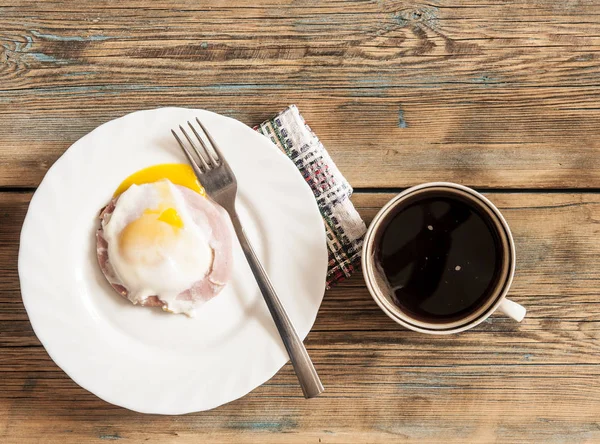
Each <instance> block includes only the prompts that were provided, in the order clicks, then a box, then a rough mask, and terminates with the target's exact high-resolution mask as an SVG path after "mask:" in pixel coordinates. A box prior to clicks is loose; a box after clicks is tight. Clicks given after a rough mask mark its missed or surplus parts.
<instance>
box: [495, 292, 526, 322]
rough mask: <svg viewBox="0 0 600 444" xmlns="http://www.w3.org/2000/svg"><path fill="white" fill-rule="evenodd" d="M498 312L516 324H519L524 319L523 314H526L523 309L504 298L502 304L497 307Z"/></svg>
mask: <svg viewBox="0 0 600 444" xmlns="http://www.w3.org/2000/svg"><path fill="white" fill-rule="evenodd" d="M498 310H500V311H501V312H502V313H504V314H505V315H506V316H508V317H509V318H512V319H514V320H515V321H517V322H521V321H522V320H523V318H524V317H525V313H526V312H527V310H526V309H525V307H523V306H522V305H519V304H517V303H516V302H513V301H511V300H510V299H506V298H504V299H503V300H502V302H501V303H500V305H499V306H498Z"/></svg>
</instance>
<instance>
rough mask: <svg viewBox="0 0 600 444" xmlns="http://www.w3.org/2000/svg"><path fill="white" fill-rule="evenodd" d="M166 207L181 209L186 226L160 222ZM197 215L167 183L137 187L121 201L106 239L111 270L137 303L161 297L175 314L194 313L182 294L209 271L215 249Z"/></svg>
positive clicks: (180, 217)
mask: <svg viewBox="0 0 600 444" xmlns="http://www.w3.org/2000/svg"><path fill="white" fill-rule="evenodd" d="M166 209H174V210H175V211H176V213H177V215H178V216H179V219H180V222H181V226H173V225H170V224H169V223H167V222H163V221H160V220H157V218H158V216H159V214H160V213H161V212H162V211H164V210H166ZM170 211H172V210H170ZM192 211H193V210H191V209H190V208H189V206H188V205H187V204H186V201H185V199H184V197H183V195H182V194H181V192H180V191H179V190H178V188H177V187H176V186H175V185H173V184H172V183H171V182H170V181H168V180H162V181H159V182H154V183H149V184H143V185H132V186H131V187H129V188H128V189H127V191H125V192H124V193H123V194H121V196H120V197H119V199H118V200H117V202H116V205H115V209H114V212H113V214H112V215H111V217H110V220H109V221H108V222H107V223H106V225H105V226H104V237H105V239H106V241H107V243H108V257H109V258H110V261H111V264H112V267H113V269H114V271H115V273H116V275H117V277H118V278H119V279H120V280H121V282H122V283H123V285H124V286H125V287H126V288H127V290H128V291H129V294H128V298H129V299H130V300H131V301H132V302H133V303H134V304H137V303H142V302H143V301H144V300H145V299H146V298H148V297H149V296H153V295H156V296H158V297H159V299H160V300H161V301H163V302H164V303H165V304H166V307H165V309H167V310H169V311H171V312H174V313H187V314H191V312H192V311H193V304H192V303H191V301H185V300H177V296H178V295H179V294H180V293H182V292H183V291H185V290H187V289H189V288H191V287H192V286H193V284H194V283H195V282H197V281H199V280H201V279H203V278H204V277H205V276H206V275H207V274H208V273H209V272H210V270H211V267H212V262H213V258H214V251H213V249H212V248H211V246H210V239H211V235H212V233H211V229H210V226H209V225H208V224H202V223H199V222H200V221H199V218H198V217H196V218H194V216H193V214H192ZM140 221H141V222H140ZM128 227H129V228H128ZM139 227H141V228H143V229H144V230H143V232H140V230H139V229H138V228H139ZM135 229H138V232H134V233H131V232H132V230H133V231H135ZM124 236H125V237H126V239H125V238H124Z"/></svg>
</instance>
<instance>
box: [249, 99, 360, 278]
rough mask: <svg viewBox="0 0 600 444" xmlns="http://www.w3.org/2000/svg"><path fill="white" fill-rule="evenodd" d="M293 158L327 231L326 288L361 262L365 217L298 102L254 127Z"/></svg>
mask: <svg viewBox="0 0 600 444" xmlns="http://www.w3.org/2000/svg"><path fill="white" fill-rule="evenodd" d="M254 129H255V130H257V131H258V132H259V133H261V134H263V135H265V136H267V137H269V138H270V139H271V140H272V141H273V143H275V145H277V146H278V147H279V149H281V151H283V152H284V153H285V154H287V156H288V157H289V158H290V159H291V160H292V161H293V162H294V164H295V165H296V167H297V168H298V169H299V170H300V172H301V173H302V176H304V179H306V182H308V184H309V185H310V188H311V189H312V191H313V193H314V195H315V199H316V200H317V204H318V206H319V210H320V211H321V216H323V221H324V222H325V231H326V233H327V249H328V250H329V266H328V270H327V288H330V287H331V285H333V284H335V283H337V282H339V281H342V280H344V279H345V278H347V277H350V275H351V274H352V272H353V271H354V270H355V268H357V267H358V265H359V262H360V254H361V249H362V242H363V236H364V234H365V231H366V230H367V228H366V226H365V223H364V221H363V220H362V219H361V217H360V216H359V214H358V212H357V211H356V209H355V208H354V205H352V202H351V201H350V196H351V195H352V187H351V186H350V184H349V183H348V181H346V179H345V178H344V176H342V173H340V171H339V170H338V168H337V167H336V165H335V163H333V160H331V157H329V154H328V153H327V150H326V149H325V147H324V146H323V144H322V143H321V141H320V140H319V138H318V137H317V136H316V134H315V133H313V132H312V131H311V129H310V127H309V126H308V125H307V124H306V122H305V121H304V118H303V117H302V116H301V115H300V112H299V111H298V108H297V107H296V105H291V106H290V107H288V108H286V109H285V110H283V111H282V112H280V113H279V114H277V115H276V116H275V117H273V118H272V119H270V120H267V121H265V122H263V123H261V124H260V125H258V126H256V127H255V128H254Z"/></svg>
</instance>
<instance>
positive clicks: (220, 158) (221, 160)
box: [196, 117, 227, 164]
mask: <svg viewBox="0 0 600 444" xmlns="http://www.w3.org/2000/svg"><path fill="white" fill-rule="evenodd" d="M196 122H198V125H200V128H202V131H204V134H206V137H208V140H209V141H210V144H211V145H212V147H213V150H214V152H215V154H216V155H217V157H216V161H218V162H219V163H220V164H221V163H227V162H226V161H225V157H224V156H223V153H221V150H220V149H219V147H218V146H217V142H215V139H213V138H212V136H211V135H210V133H209V132H208V130H207V129H206V127H205V126H204V125H202V122H200V119H198V117H196Z"/></svg>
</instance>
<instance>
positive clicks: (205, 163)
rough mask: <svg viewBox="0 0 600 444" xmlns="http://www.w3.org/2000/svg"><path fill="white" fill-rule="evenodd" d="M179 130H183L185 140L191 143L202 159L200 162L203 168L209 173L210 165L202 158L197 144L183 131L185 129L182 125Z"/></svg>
mask: <svg viewBox="0 0 600 444" xmlns="http://www.w3.org/2000/svg"><path fill="white" fill-rule="evenodd" d="M179 129H180V130H181V132H182V133H183V135H184V136H185V138H186V139H187V140H188V142H189V143H190V145H191V146H192V148H193V149H194V151H195V152H196V155H197V156H198V157H199V158H200V162H202V167H203V168H204V171H209V170H210V169H211V168H210V166H209V165H208V163H207V162H206V160H205V159H204V157H203V156H202V153H201V152H200V150H199V149H198V147H197V146H196V144H195V143H194V141H193V140H192V138H191V137H190V135H189V134H188V133H187V132H186V131H185V130H184V129H183V127H182V126H181V125H179Z"/></svg>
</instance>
